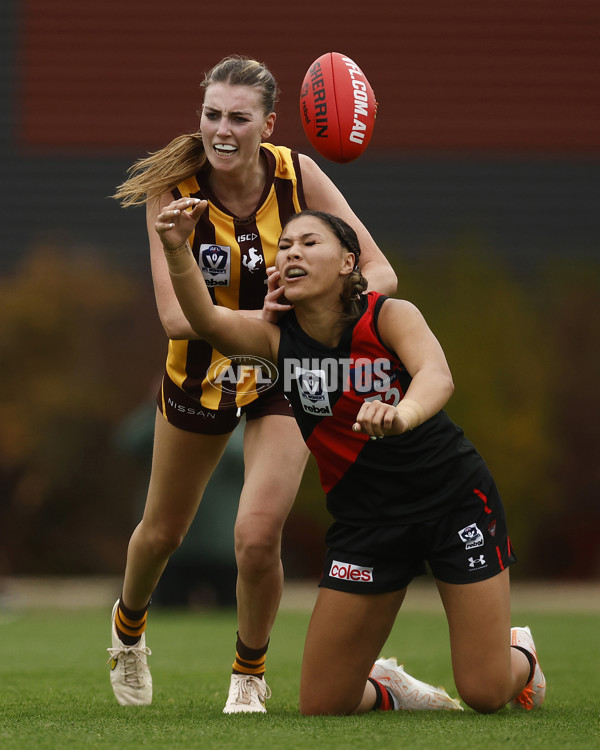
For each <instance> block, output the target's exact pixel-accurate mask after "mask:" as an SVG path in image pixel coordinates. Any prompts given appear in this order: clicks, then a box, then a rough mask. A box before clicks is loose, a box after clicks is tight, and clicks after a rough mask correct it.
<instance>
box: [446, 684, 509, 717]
mask: <svg viewBox="0 0 600 750" xmlns="http://www.w3.org/2000/svg"><path fill="white" fill-rule="evenodd" d="M457 688H458V693H459V695H460V697H461V699H462V700H463V701H464V702H465V703H466V704H467V706H469V708H472V709H473V710H474V711H477V712H478V713H480V714H493V713H496V711H499V710H500V709H501V708H504V706H506V704H507V703H508V701H509V700H510V698H511V696H510V687H509V686H508V685H503V684H501V683H496V684H494V683H493V682H492V681H491V680H489V678H488V679H487V680H485V681H484V680H482V681H478V682H473V683H472V684H462V685H458V684H457Z"/></svg>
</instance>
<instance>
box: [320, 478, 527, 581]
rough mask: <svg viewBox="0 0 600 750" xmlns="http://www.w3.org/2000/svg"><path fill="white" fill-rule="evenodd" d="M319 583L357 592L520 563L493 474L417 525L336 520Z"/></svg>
mask: <svg viewBox="0 0 600 750" xmlns="http://www.w3.org/2000/svg"><path fill="white" fill-rule="evenodd" d="M326 541H327V546H328V548H329V549H328V553H327V557H326V560H325V566H324V568H323V577H322V579H321V582H320V583H319V586H322V587H324V588H329V589H336V590H337V591H346V592H349V593H355V594H381V593H385V592H389V591H399V590H400V589H403V588H405V587H406V586H407V585H408V584H409V583H410V582H411V581H412V579H413V578H415V577H416V576H419V575H423V574H424V573H426V571H427V569H426V566H425V563H428V564H429V567H430V568H431V572H432V573H433V575H434V577H435V578H437V579H438V580H440V581H443V582H445V583H456V584H463V583H473V582H475V581H484V580H486V579H488V578H492V577H493V576H495V575H497V574H498V573H500V572H501V571H502V570H504V569H505V568H506V567H507V566H508V565H511V564H512V563H514V562H516V557H515V555H514V553H513V550H512V546H511V543H510V538H509V536H508V529H507V526H506V517H505V515H504V508H503V506H502V500H501V499H500V495H499V493H498V490H497V488H496V485H495V483H494V480H493V478H492V477H491V475H490V474H489V473H487V474H485V475H484V476H483V478H482V479H481V480H480V481H479V482H478V483H477V485H476V486H475V487H473V489H472V491H470V492H468V493H466V495H465V498H464V500H463V501H462V502H461V503H459V504H458V505H456V506H454V507H453V508H452V510H450V511H448V512H447V513H446V514H445V515H442V516H438V517H437V518H434V519H431V520H429V521H421V522H419V523H414V524H401V525H394V526H391V525H388V526H377V527H364V526H363V527H358V526H350V525H347V524H342V523H340V522H335V523H334V524H333V525H332V526H331V528H330V529H329V531H328V532H327V539H326Z"/></svg>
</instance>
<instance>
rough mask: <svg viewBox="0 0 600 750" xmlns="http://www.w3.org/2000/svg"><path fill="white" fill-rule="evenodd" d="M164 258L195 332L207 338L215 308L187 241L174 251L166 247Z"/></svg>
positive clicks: (212, 325)
mask: <svg viewBox="0 0 600 750" xmlns="http://www.w3.org/2000/svg"><path fill="white" fill-rule="evenodd" d="M165 259H166V261H167V266H168V269H169V275H170V277H171V283H172V284H173V289H174V291H175V294H176V296H177V299H178V301H179V304H180V306H181V309H182V311H183V314H184V315H185V317H186V318H187V320H188V321H189V324H190V325H191V327H192V329H193V330H194V331H195V332H196V334H198V335H199V336H201V337H203V338H204V337H208V336H209V335H210V333H211V331H212V329H213V328H214V322H215V321H214V318H215V317H216V310H215V306H214V305H213V302H212V300H211V298H210V294H209V293H208V289H207V288H206V284H205V282H204V279H203V277H202V274H201V272H200V269H199V268H198V264H197V263H196V260H195V258H194V256H193V254H192V250H191V248H190V245H189V243H187V242H186V243H185V245H182V246H181V247H178V248H175V249H174V250H168V249H167V248H165Z"/></svg>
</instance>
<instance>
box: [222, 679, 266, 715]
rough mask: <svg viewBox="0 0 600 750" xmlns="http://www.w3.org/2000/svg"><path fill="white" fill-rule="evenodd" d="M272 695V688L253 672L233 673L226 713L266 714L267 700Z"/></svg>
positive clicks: (224, 711)
mask: <svg viewBox="0 0 600 750" xmlns="http://www.w3.org/2000/svg"><path fill="white" fill-rule="evenodd" d="M270 697H271V689H270V688H269V686H268V685H267V683H266V682H265V681H264V680H263V679H261V678H260V677H256V676H255V675H252V674H232V675H231V682H230V684H229V696H228V698H227V703H226V704H225V708H224V709H223V713H224V714H240V713H254V714H266V713H267V709H266V708H265V701H266V700H267V699H268V698H270Z"/></svg>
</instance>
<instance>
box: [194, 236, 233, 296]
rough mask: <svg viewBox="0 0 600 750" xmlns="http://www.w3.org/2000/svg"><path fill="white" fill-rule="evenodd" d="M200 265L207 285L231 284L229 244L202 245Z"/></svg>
mask: <svg viewBox="0 0 600 750" xmlns="http://www.w3.org/2000/svg"><path fill="white" fill-rule="evenodd" d="M199 265H200V270H201V271H202V275H203V276H204V281H205V282H206V286H209V287H210V286H229V278H230V269H231V248H230V247H229V246H228V245H207V244H202V245H200V258H199Z"/></svg>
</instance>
